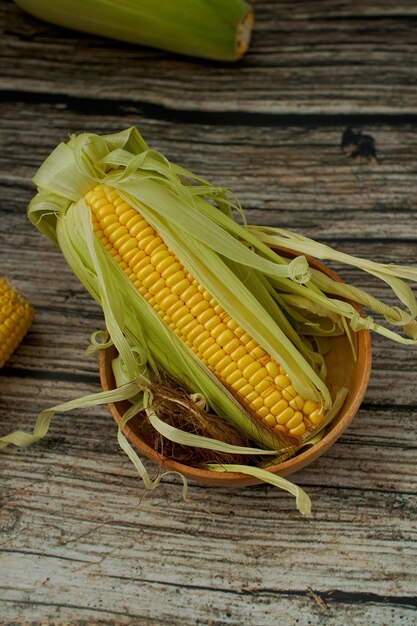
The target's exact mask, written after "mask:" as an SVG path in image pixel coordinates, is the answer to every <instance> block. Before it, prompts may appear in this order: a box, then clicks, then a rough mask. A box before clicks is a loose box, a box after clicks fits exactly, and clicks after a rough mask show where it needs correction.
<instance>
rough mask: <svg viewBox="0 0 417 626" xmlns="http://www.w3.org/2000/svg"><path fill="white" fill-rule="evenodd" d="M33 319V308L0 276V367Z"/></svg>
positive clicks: (14, 348)
mask: <svg viewBox="0 0 417 626" xmlns="http://www.w3.org/2000/svg"><path fill="white" fill-rule="evenodd" d="M32 320H33V309H32V307H31V305H30V303H29V302H28V300H26V298H24V297H23V296H22V295H21V294H20V293H18V292H17V291H16V290H15V289H13V287H12V286H11V285H10V283H8V282H7V280H6V279H5V278H0V367H3V365H4V364H5V363H6V361H7V360H8V359H9V358H10V356H11V355H12V353H13V352H14V351H15V350H16V348H17V346H18V345H19V344H20V342H21V341H22V339H23V337H24V336H25V334H26V333H27V331H28V330H29V328H30V326H31V324H32Z"/></svg>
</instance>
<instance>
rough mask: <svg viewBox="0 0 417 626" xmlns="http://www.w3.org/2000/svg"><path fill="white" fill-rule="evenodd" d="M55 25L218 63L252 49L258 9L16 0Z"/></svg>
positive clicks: (157, 1) (191, 2) (160, 0)
mask: <svg viewBox="0 0 417 626" xmlns="http://www.w3.org/2000/svg"><path fill="white" fill-rule="evenodd" d="M16 3H17V4H18V5H19V6H20V7H21V8H22V9H25V10H26V11H28V12H29V13H31V14H32V15H35V16H36V17H38V18H41V19H44V20H46V21H48V22H52V23H53V24H59V25H60V26H66V27H67V28H74V29H76V30H81V31H84V32H87V33H95V34H96V35H102V36H105V37H111V38H112V39H120V40H121V41H128V42H130V43H138V44H144V45H146V46H152V47H154V48H162V49H163V50H170V51H172V52H179V53H181V54H188V55H192V56H197V57H203V58H208V59H216V60H219V61H235V60H237V59H239V58H240V57H241V56H242V55H243V54H245V52H246V51H247V49H248V46H249V42H250V37H251V32H252V26H253V11H252V9H251V7H250V5H249V4H248V3H247V2H245V1H244V0H175V1H174V0H123V1H121V0H60V1H59V2H56V0H16Z"/></svg>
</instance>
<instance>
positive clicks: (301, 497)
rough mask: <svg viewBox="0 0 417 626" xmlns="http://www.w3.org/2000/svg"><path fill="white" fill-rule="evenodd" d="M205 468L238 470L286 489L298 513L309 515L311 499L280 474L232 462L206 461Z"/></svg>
mask: <svg viewBox="0 0 417 626" xmlns="http://www.w3.org/2000/svg"><path fill="white" fill-rule="evenodd" d="M206 469H209V470H211V471H212V472H239V473H240V474H246V475H248V476H254V477H255V478H257V479H258V480H261V481H262V482H265V483H270V484H271V485H274V486H275V487H279V488H280V489H283V490H284V491H288V492H289V493H291V494H292V495H293V496H295V498H296V505H297V509H298V510H299V511H300V513H301V514H302V515H305V516H306V517H311V500H310V498H309V496H308V495H307V494H306V492H305V491H304V490H303V489H301V487H298V486H297V485H294V483H292V482H290V481H289V480H287V479H286V478H283V477H282V476H278V475H277V474H272V473H271V472H268V471H267V470H264V469H262V468H260V467H252V466H250V465H238V464H236V465H235V464H234V463H232V464H230V463H229V464H224V465H220V464H219V463H208V464H207V465H206Z"/></svg>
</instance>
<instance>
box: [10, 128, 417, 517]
mask: <svg viewBox="0 0 417 626" xmlns="http://www.w3.org/2000/svg"><path fill="white" fill-rule="evenodd" d="M34 182H35V183H36V185H37V186H38V194H37V195H36V196H35V197H34V199H33V200H32V202H31V203H30V206H29V212H28V215H29V219H30V220H31V221H32V222H33V224H34V225H35V226H36V227H37V228H38V229H39V230H40V231H41V232H42V233H44V234H45V235H47V236H48V237H49V238H50V239H51V240H52V241H54V242H55V243H57V244H58V245H59V246H60V248H61V250H62V252H63V254H64V256H65V258H66V260H67V262H68V263H69V265H70V266H71V268H72V269H73V271H74V272H75V274H76V275H77V276H78V278H79V279H80V281H81V282H82V283H83V284H84V286H85V287H86V289H87V290H88V291H89V292H90V293H91V295H92V296H93V297H94V298H95V299H96V300H97V302H99V303H100V304H101V306H102V308H103V312H104V317H105V323H106V328H107V330H108V332H109V335H110V339H109V340H108V341H106V342H105V343H103V336H102V335H101V334H95V335H94V336H93V337H92V340H91V346H90V348H89V349H88V353H92V352H94V351H95V350H96V349H104V348H106V347H108V346H109V345H111V344H114V346H115V347H116V348H117V351H118V353H119V356H118V358H117V359H116V360H115V362H114V364H113V365H114V371H115V378H116V381H117V389H115V390H114V391H112V392H106V393H102V394H94V395H93V396H87V397H86V398H81V399H79V400H75V401H72V402H69V403H65V404H63V405H60V406H57V407H53V408H52V409H49V410H47V411H44V412H43V413H42V414H41V415H40V416H39V418H38V422H37V424H36V426H35V429H34V432H33V433H32V434H30V433H24V432H22V431H17V432H15V433H11V434H10V435H7V436H5V437H2V438H0V448H3V447H6V446H7V445H8V444H10V443H11V444H14V445H18V446H25V445H30V444H31V443H33V442H34V441H36V440H38V439H40V438H41V437H43V436H45V434H46V433H47V430H48V427H49V423H50V421H51V419H52V416H53V415H54V413H55V412H64V411H67V410H71V409H73V408H75V407H79V408H82V407H87V406H92V405H94V404H103V403H107V402H111V401H117V400H122V399H125V400H129V401H130V402H131V403H132V407H131V409H129V410H128V411H127V413H126V414H125V415H124V417H123V419H122V422H121V423H120V424H119V431H118V441H119V443H120V445H121V447H122V448H123V450H124V451H125V452H126V454H127V455H128V456H129V458H130V459H131V460H132V462H133V463H134V465H135V467H136V469H137V470H138V472H139V474H140V476H141V477H142V478H143V480H144V482H145V485H146V486H147V487H148V488H150V489H151V488H154V487H155V486H156V484H157V483H158V482H159V479H157V480H156V481H152V480H151V479H150V477H149V476H148V474H147V471H146V469H145V467H144V466H143V464H142V462H141V460H140V459H139V458H138V456H137V454H136V452H135V451H134V450H133V449H132V448H131V447H130V445H129V443H128V441H127V440H126V438H125V437H124V434H123V432H122V429H123V427H124V425H126V423H127V421H128V420H129V419H130V418H131V417H132V416H133V415H135V414H137V413H138V411H142V412H143V413H144V414H146V416H147V419H148V420H149V423H150V424H151V425H152V427H153V428H154V429H155V430H156V431H157V432H158V433H160V434H161V435H162V436H163V437H165V438H166V439H169V440H170V441H173V442H176V443H179V444H181V445H184V446H189V447H191V448H193V447H196V448H206V449H209V450H212V451H213V452H227V453H228V454H229V453H230V454H236V455H240V454H246V455H250V456H256V455H260V456H261V458H263V457H265V459H268V457H269V456H270V457H272V458H273V461H272V462H274V460H275V462H276V461H277V459H278V460H279V459H281V458H284V457H285V456H286V455H287V456H288V453H289V450H288V444H285V442H283V441H282V440H280V439H279V437H278V435H276V434H275V433H274V432H273V431H269V430H267V429H266V428H264V427H262V426H260V425H259V423H258V422H256V423H255V422H254V419H253V417H252V416H251V415H250V414H249V413H248V412H247V410H246V409H245V407H243V406H242V405H240V404H239V402H238V401H237V400H236V398H235V397H234V396H233V395H232V394H231V393H230V391H229V389H228V388H227V387H225V386H224V385H223V384H222V383H221V381H220V380H219V379H218V378H217V377H215V376H214V375H213V374H212V373H211V371H210V370H209V369H208V368H206V367H205V366H204V364H203V363H202V362H201V361H199V360H198V358H197V357H196V355H195V354H194V353H193V352H192V351H191V350H190V349H188V347H187V346H186V345H185V344H184V343H183V342H182V340H181V339H180V338H179V337H178V336H177V335H176V334H175V333H174V331H172V330H171V329H170V328H169V327H168V326H166V325H165V323H164V322H163V321H162V320H161V319H160V317H159V316H158V315H157V313H155V311H154V310H153V309H152V307H151V306H150V305H149V304H148V302H147V301H146V300H145V299H144V298H143V297H142V296H141V295H140V294H139V292H138V291H137V290H136V288H135V287H134V285H133V284H132V283H131V281H130V280H129V279H128V278H127V276H126V275H125V274H124V272H123V271H122V270H121V269H120V268H119V266H118V265H117V263H116V262H115V261H114V260H113V258H112V257H111V256H110V254H109V253H107V252H106V250H105V249H104V248H103V247H102V246H101V244H100V242H99V241H98V240H97V238H96V237H95V235H94V232H93V226H92V218H91V212H90V209H89V208H88V206H87V205H86V203H85V201H84V196H85V194H86V193H87V192H88V191H90V190H91V189H92V188H94V187H95V186H96V185H97V184H99V183H101V184H107V185H110V186H112V187H114V188H115V189H116V190H117V192H118V193H119V194H120V195H121V196H122V197H123V198H124V199H125V200H126V201H127V202H128V203H129V204H130V205H131V206H132V207H134V208H136V209H137V210H138V211H139V212H140V213H141V214H142V215H143V217H144V218H145V219H146V220H147V221H148V222H149V223H150V224H151V225H152V226H153V227H154V228H155V230H156V231H157V232H158V233H159V234H160V235H161V237H162V238H163V240H164V241H165V243H166V244H167V245H168V246H169V247H170V248H171V250H172V251H173V252H174V254H175V255H176V256H177V257H178V258H179V260H180V261H181V262H182V263H183V265H184V266H185V267H186V268H187V270H188V271H189V272H190V273H191V274H192V275H193V276H194V277H195V278H196V279H197V280H198V281H199V282H200V283H201V284H202V285H203V287H204V288H205V289H207V291H209V292H210V293H211V294H212V295H213V297H214V298H215V299H216V301H217V302H218V303H219V304H220V305H221V306H222V307H223V309H224V310H225V311H226V312H227V313H228V314H229V315H230V316H231V317H233V318H234V319H235V321H236V322H237V323H238V324H239V325H240V326H241V327H242V328H243V329H244V330H245V331H246V332H247V333H248V334H250V335H251V336H252V337H253V338H254V339H255V340H256V341H257V342H258V343H259V344H260V345H261V346H262V347H263V348H264V349H265V350H266V351H267V352H268V353H269V354H270V355H271V356H272V357H273V358H275V359H276V360H277V361H278V362H280V363H281V364H282V365H283V367H284V368H285V370H286V371H287V372H288V375H289V377H290V379H291V381H292V383H293V385H294V386H295V388H296V389H297V391H298V392H299V393H301V394H303V396H304V397H306V398H312V399H315V400H318V401H320V402H321V404H322V406H323V407H324V408H325V410H326V418H325V420H324V422H323V423H322V425H321V426H319V428H318V429H317V430H316V431H313V432H312V433H309V435H307V436H306V437H305V438H303V439H302V440H301V442H300V448H302V447H304V446H306V445H314V443H316V442H317V441H319V440H320V438H321V437H322V436H323V434H324V428H326V427H329V424H330V422H331V421H332V420H333V418H334V417H335V416H336V415H337V414H338V412H339V411H340V409H341V408H342V405H343V402H344V399H345V397H346V393H347V390H346V389H343V388H341V389H339V390H338V391H337V392H336V393H335V394H334V395H333V397H332V396H331V395H330V393H329V390H328V389H327V386H326V383H325V378H326V368H325V364H324V359H323V352H324V351H325V349H326V345H325V344H326V342H327V337H329V336H330V337H331V336H336V335H340V334H343V333H344V332H345V331H346V329H347V328H349V332H348V336H349V337H350V334H351V332H352V331H353V332H355V331H358V330H360V329H363V328H369V329H373V330H374V331H375V332H378V333H380V334H382V335H385V336H387V337H390V338H391V339H393V340H396V341H400V342H403V343H417V333H416V320H415V318H416V313H417V304H416V301H415V298H414V296H413V294H412V292H411V290H410V288H409V287H408V285H407V284H406V283H405V282H404V280H403V279H405V280H414V281H417V268H415V267H397V266H395V265H382V264H377V263H373V262H370V261H366V260H364V259H355V258H353V257H350V256H348V255H345V254H342V253H338V252H335V251H333V250H331V249H330V248H328V247H326V246H322V245H321V244H318V243H316V242H314V241H312V240H308V239H306V238H303V237H301V236H299V235H296V234H294V233H290V232H288V231H284V230H282V229H271V228H262V227H254V226H247V225H246V223H245V222H244V224H243V225H240V224H238V223H237V222H236V221H235V220H234V219H233V215H232V213H233V211H234V210H236V211H237V212H239V213H240V214H241V215H243V214H242V211H241V208H240V206H239V203H238V202H237V200H236V199H235V198H233V196H232V195H231V194H230V193H229V192H227V190H225V189H223V188H217V187H214V186H212V185H210V184H209V183H207V182H206V181H204V180H203V179H201V178H199V177H197V176H195V175H194V174H192V173H191V172H189V171H187V170H185V169H183V168H181V167H180V166H178V165H175V164H173V163H170V162H169V161H168V160H167V159H166V158H165V157H164V156H163V155H162V154H160V153H158V152H156V151H154V150H152V149H150V148H149V147H148V146H147V144H146V143H145V141H144V140H143V138H142V137H141V136H140V134H139V132H138V131H137V129H136V128H131V129H128V130H126V131H123V132H121V133H117V134H114V135H106V136H102V137H101V136H98V135H94V134H89V133H85V134H82V135H79V136H73V137H71V139H70V140H69V142H68V143H67V144H63V143H62V144H60V145H59V146H58V147H57V148H56V149H55V150H54V151H53V153H52V154H51V155H50V156H49V157H48V159H47V160H46V161H45V163H44V164H43V165H42V166H41V168H40V169H39V171H38V172H37V174H36V176H35V178H34ZM267 244H268V245H267ZM270 244H278V245H280V246H281V247H284V248H286V247H287V248H289V249H292V250H296V251H299V252H300V253H301V254H302V255H304V254H309V255H310V256H317V257H319V258H330V259H334V260H337V261H342V262H345V263H348V264H351V265H354V266H356V267H359V268H361V269H363V270H364V271H367V272H369V273H371V274H372V275H374V276H375V277H377V278H380V279H381V280H383V281H385V282H386V283H387V284H388V285H389V286H390V287H391V288H392V290H393V291H394V293H395V294H396V296H397V297H398V298H399V300H400V301H401V302H402V303H403V304H404V305H405V306H406V308H408V311H406V310H403V309H400V308H399V307H392V306H388V305H387V304H385V303H383V302H381V301H379V300H377V299H376V298H373V297H371V296H369V295H368V294H367V293H366V292H364V291H363V290H360V289H357V288H356V287H353V286H351V285H344V284H340V283H336V282H335V281H333V280H332V279H330V278H328V277H327V276H324V275H323V274H321V273H320V272H317V271H316V270H314V269H310V268H309V266H308V263H307V260H306V258H305V257H304V256H299V257H296V258H294V259H293V260H291V261H289V260H288V259H286V258H284V257H282V256H280V255H278V254H277V253H276V252H275V251H273V250H271V249H270V247H269V245H270ZM326 294H331V295H330V296H329V295H326ZM340 298H343V299H340ZM344 298H349V299H351V300H353V301H355V302H358V303H359V304H361V305H363V306H366V307H368V308H369V309H371V310H373V311H376V312H377V313H378V314H381V315H383V316H384V317H385V319H386V321H387V322H388V323H391V324H394V325H396V326H397V327H402V328H403V331H404V332H405V333H406V334H408V335H409V337H408V338H406V337H404V336H403V335H402V334H399V333H396V332H394V331H393V330H391V329H389V328H387V327H386V326H385V325H382V324H380V323H377V322H376V321H375V320H374V319H373V318H372V317H371V316H367V317H360V316H359V314H358V312H357V310H356V309H355V307H354V306H353V305H352V304H350V303H349V302H346V301H345V299H344ZM311 337H314V342H313V341H312V340H311ZM352 346H353V347H354V342H352ZM159 374H163V375H166V376H168V377H169V378H170V379H172V380H173V381H175V382H176V383H177V384H179V385H181V386H182V387H185V388H186V389H187V390H188V392H189V394H190V397H191V398H198V399H199V400H198V401H199V402H202V404H207V405H208V407H209V409H210V410H211V411H212V412H214V413H215V414H217V415H218V416H219V419H223V420H224V421H225V422H228V423H229V424H230V425H232V426H233V427H235V428H237V429H238V430H239V431H240V432H243V433H245V435H246V436H247V437H248V439H249V441H253V442H254V443H255V444H256V446H258V447H251V446H249V447H246V446H234V445H231V444H230V443H228V442H225V441H219V440H216V439H214V438H212V437H203V436H201V435H197V434H194V433H190V432H184V431H183V430H181V429H180V428H176V427H174V426H172V425H170V424H167V423H165V422H164V420H163V419H160V417H158V415H157V414H156V412H155V410H154V407H153V395H152V381H153V379H154V378H155V377H158V375H159ZM291 452H292V453H294V452H295V450H292V451H291ZM269 463H271V461H269ZM264 465H265V468H264V469H263V468H262V467H257V466H255V465H252V466H248V465H246V466H245V465H244V464H242V463H240V462H239V463H236V464H229V463H226V464H219V463H217V464H216V463H210V464H209V465H208V466H207V467H208V469H210V470H211V471H217V472H225V471H238V472H241V473H247V474H248V475H250V476H256V477H257V478H258V479H261V480H265V481H266V482H270V483H272V484H275V485H276V486H278V487H281V488H283V489H286V490H287V491H290V492H291V493H294V494H295V495H296V498H297V505H298V506H299V509H300V510H301V512H303V513H304V514H309V510H310V504H309V499H308V496H306V494H304V492H302V490H300V489H299V488H298V487H296V486H295V485H292V484H291V483H289V482H288V481H285V480H284V479H282V478H280V477H277V476H274V475H273V474H271V473H270V472H268V463H267V461H264Z"/></svg>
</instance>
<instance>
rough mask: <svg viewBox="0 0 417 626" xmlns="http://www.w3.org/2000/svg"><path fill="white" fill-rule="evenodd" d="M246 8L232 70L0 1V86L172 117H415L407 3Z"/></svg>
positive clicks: (411, 20)
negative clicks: (243, 38)
mask: <svg viewBox="0 0 417 626" xmlns="http://www.w3.org/2000/svg"><path fill="white" fill-rule="evenodd" d="M253 4H254V7H255V13H256V27H255V32H254V37H253V44H252V46H251V49H250V52H249V54H248V55H247V56H246V57H245V58H244V59H243V60H242V61H241V62H240V63H239V64H238V65H237V66H235V67H233V70H232V71H231V69H232V66H231V65H229V66H227V65H226V66H223V65H221V64H219V63H214V62H204V63H200V62H196V61H195V60H188V61H187V62H185V61H184V59H183V58H181V57H179V56H175V55H171V54H168V53H165V52H159V51H155V50H152V49H147V48H141V47H135V46H133V45H127V44H122V43H117V42H110V41H107V40H104V39H100V38H99V37H96V38H93V37H89V36H87V35H80V34H76V33H74V32H71V31H67V30H65V29H62V28H58V27H54V26H51V25H48V24H44V23H42V22H40V21H39V20H36V19H35V18H32V17H30V16H27V15H24V14H23V12H21V11H20V10H19V9H17V8H16V7H15V6H14V4H13V3H12V2H11V0H6V1H3V2H2V3H1V5H0V29H2V30H3V32H4V40H3V46H2V49H3V57H2V64H3V72H2V74H3V76H2V81H1V85H0V88H2V89H3V90H4V91H6V92H14V91H26V92H36V93H48V94H58V95H60V96H66V97H68V96H75V97H81V98H90V97H94V98H95V97H96V96H97V94H100V98H102V99H107V100H109V101H111V102H114V103H120V102H138V101H140V102H143V103H147V104H151V105H154V106H156V107H158V108H159V109H168V110H170V111H177V112H181V111H182V112H184V111H193V112H200V113H202V112H207V113H209V112H212V113H214V112H215V113H216V114H220V113H223V112H236V111H240V112H243V111H244V112H248V113H251V114H260V113H262V114H265V115H270V114H272V113H278V112H279V113H291V114H294V113H297V114H299V113H305V114H312V113H320V114H322V113H324V112H325V113H328V114H352V113H365V112H367V113H372V114H376V113H379V114H381V113H382V114H392V113H405V114H411V115H413V114H415V112H416V102H417V92H416V74H415V58H416V38H415V18H416V17H417V9H416V6H415V3H413V2H412V1H411V0H410V1H409V2H398V3H393V2H391V1H389V2H388V1H387V2H383V1H380V2H378V3H377V4H376V5H375V6H374V3H373V2H371V3H363V2H359V1H354V2H336V3H331V6H330V7H329V5H328V3H325V2H297V3H292V2H289V1H286V2H275V1H269V2H268V1H266V0H256V1H255V2H254V3H253ZM294 4H295V6H294ZM363 5H367V6H366V7H364V6H363Z"/></svg>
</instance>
